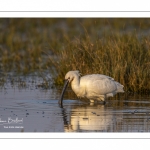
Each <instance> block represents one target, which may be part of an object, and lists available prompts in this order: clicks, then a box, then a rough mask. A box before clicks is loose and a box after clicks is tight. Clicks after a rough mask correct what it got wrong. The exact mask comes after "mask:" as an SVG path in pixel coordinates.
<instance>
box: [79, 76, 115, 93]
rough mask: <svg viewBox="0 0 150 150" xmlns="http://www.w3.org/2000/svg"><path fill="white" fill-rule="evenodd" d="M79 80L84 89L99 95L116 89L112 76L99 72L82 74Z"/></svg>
mask: <svg viewBox="0 0 150 150" xmlns="http://www.w3.org/2000/svg"><path fill="white" fill-rule="evenodd" d="M81 81H82V82H81V84H82V85H83V86H85V88H86V91H90V92H94V93H97V94H99V95H104V94H108V93H112V92H114V91H115V90H116V89H117V86H116V84H115V81H114V79H113V78H111V77H109V76H105V75H101V74H94V75H87V76H84V78H83V77H82V80H81Z"/></svg>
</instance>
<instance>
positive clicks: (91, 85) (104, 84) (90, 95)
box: [59, 70, 124, 105]
mask: <svg viewBox="0 0 150 150" xmlns="http://www.w3.org/2000/svg"><path fill="white" fill-rule="evenodd" d="M69 82H70V83H71V88H72V90H73V91H74V93H75V94H76V95H77V96H78V97H80V98H87V99H89V100H90V102H94V101H103V102H104V103H105V99H106V98H108V97H113V96H114V95H115V94H117V93H123V92H124V90H123V87H124V86H123V85H121V84H120V83H119V82H117V81H115V80H114V79H113V78H111V77H109V76H106V75H102V74H90V75H85V76H82V77H80V73H79V71H78V70H76V71H69V72H68V73H67V74H66V75H65V84H64V87H63V90H62V93H61V97H60V100H59V104H60V105H62V101H63V96H64V92H65V90H66V88H67V85H68V83H69Z"/></svg>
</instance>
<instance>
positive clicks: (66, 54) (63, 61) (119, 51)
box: [0, 18, 150, 92]
mask: <svg viewBox="0 0 150 150" xmlns="http://www.w3.org/2000/svg"><path fill="white" fill-rule="evenodd" d="M149 26H150V20H149V19H144V18H142V19H140V18H139V19H133V18H131V19H126V18H123V19H120V18H116V19H113V18H112V19H109V18H107V19H102V18H101V19H99V18H93V19H90V18H89V19H82V18H80V19H69V18H68V19H64V18H61V19H59V18H57V19H54V18H43V19H41V18H34V19H32V18H22V19H20V18H17V19H14V18H11V19H4V18H1V19H0V71H1V72H12V71H14V72H17V73H21V74H29V73H31V72H45V71H47V70H48V71H49V72H50V73H51V74H52V75H53V79H54V83H55V85H62V84H63V81H64V76H65V74H66V73H67V72H68V71H69V70H80V72H81V73H82V74H83V75H86V74H93V73H100V74H105V75H108V76H111V77H113V78H114V79H115V80H117V81H119V82H120V83H121V84H123V85H124V86H125V90H126V91H130V92H150V82H149V79H150V61H149V58H150V42H149V41H150V36H149V34H148V31H149Z"/></svg>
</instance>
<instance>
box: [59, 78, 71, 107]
mask: <svg viewBox="0 0 150 150" xmlns="http://www.w3.org/2000/svg"><path fill="white" fill-rule="evenodd" d="M68 83H69V80H65V83H64V87H63V90H62V92H61V96H60V100H59V102H58V103H59V104H60V105H62V101H63V97H64V93H65V90H66V88H67V85H68Z"/></svg>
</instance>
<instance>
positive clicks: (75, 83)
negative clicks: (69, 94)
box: [71, 76, 80, 95]
mask: <svg viewBox="0 0 150 150" xmlns="http://www.w3.org/2000/svg"><path fill="white" fill-rule="evenodd" d="M71 87H72V90H73V91H74V92H75V94H77V95H78V93H79V91H80V78H79V76H75V78H74V79H73V81H72V82H71Z"/></svg>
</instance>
